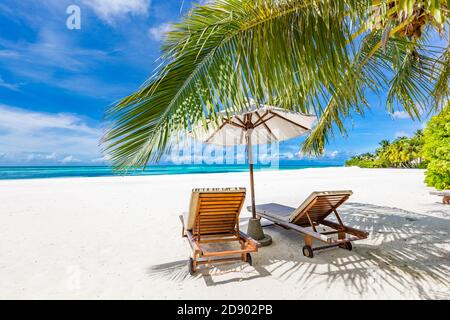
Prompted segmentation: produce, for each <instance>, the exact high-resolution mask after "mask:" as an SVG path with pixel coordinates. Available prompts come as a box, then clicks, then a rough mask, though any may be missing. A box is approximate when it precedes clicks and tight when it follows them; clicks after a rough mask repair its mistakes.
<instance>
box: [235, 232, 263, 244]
mask: <svg viewBox="0 0 450 320" xmlns="http://www.w3.org/2000/svg"><path fill="white" fill-rule="evenodd" d="M239 235H240V236H241V238H242V239H244V240H246V241H248V242H250V243H251V244H253V245H254V246H255V247H256V248H261V247H262V246H261V243H259V242H258V241H256V240H255V239H253V238H251V237H250V236H249V235H247V234H246V233H244V232H242V231H239Z"/></svg>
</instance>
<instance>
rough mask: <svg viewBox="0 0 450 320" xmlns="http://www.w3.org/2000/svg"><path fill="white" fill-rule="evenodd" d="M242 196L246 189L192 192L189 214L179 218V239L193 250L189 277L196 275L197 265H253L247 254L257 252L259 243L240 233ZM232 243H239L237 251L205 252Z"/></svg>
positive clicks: (243, 196)
mask: <svg viewBox="0 0 450 320" xmlns="http://www.w3.org/2000/svg"><path fill="white" fill-rule="evenodd" d="M245 192H246V190H245V188H226V189H194V190H192V195H191V202H190V206H189V212H188V213H186V214H184V215H181V216H180V219H181V222H182V224H183V233H182V235H183V237H186V238H187V240H188V241H189V244H190V245H191V248H192V257H191V258H190V259H189V272H190V274H194V273H195V272H196V271H197V266H198V265H199V264H208V263H212V262H231V261H237V260H239V261H244V262H248V263H249V264H250V265H251V264H252V257H251V255H250V253H251V252H256V251H257V250H258V243H257V242H256V241H255V240H253V239H252V238H250V237H249V236H247V235H246V234H245V233H243V232H241V231H240V230H239V214H240V212H241V209H242V206H243V203H244V200H245ZM233 242H235V243H236V242H238V243H239V244H240V249H239V248H236V249H230V250H219V251H217V250H215V251H211V250H208V249H209V248H207V247H208V246H214V245H217V244H225V243H227V244H229V245H231V244H232V243H233ZM224 257H225V258H224Z"/></svg>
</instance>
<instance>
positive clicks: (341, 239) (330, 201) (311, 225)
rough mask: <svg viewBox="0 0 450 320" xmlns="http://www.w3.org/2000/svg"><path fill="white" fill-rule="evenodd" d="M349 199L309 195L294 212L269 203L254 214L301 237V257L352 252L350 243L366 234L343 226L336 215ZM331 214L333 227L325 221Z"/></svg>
mask: <svg viewBox="0 0 450 320" xmlns="http://www.w3.org/2000/svg"><path fill="white" fill-rule="evenodd" d="M351 195H352V191H327V192H313V193H312V194H311V195H310V196H309V197H308V198H307V199H306V200H305V201H304V202H303V203H302V204H301V206H300V207H298V208H297V209H295V208H292V207H287V206H283V205H280V204H276V203H269V204H263V205H258V206H256V213H257V215H258V216H259V217H263V218H265V219H267V220H270V221H272V222H274V223H275V224H276V225H279V226H281V227H284V228H285V229H292V230H294V231H297V232H300V233H301V234H303V235H304V238H305V246H304V247H303V255H304V256H305V257H308V258H313V257H314V251H317V250H321V249H325V248H331V247H341V248H343V249H347V250H352V244H351V241H354V240H360V239H365V238H367V236H368V233H367V232H364V231H361V230H357V229H354V228H350V227H347V226H345V225H344V223H343V222H342V219H341V217H340V216H339V214H338V212H337V208H338V207H339V206H340V205H341V204H343V203H344V202H345V201H346V200H347V199H348V198H349V197H350V196H351ZM250 209H251V208H248V210H250ZM332 213H334V215H335V216H336V220H337V223H336V222H332V221H330V220H327V219H326V218H327V217H328V216H329V215H330V214H332ZM319 229H322V230H321V231H320V230H319ZM332 235H334V237H332ZM336 235H337V237H336ZM313 239H317V240H319V241H321V242H325V243H326V245H325V246H322V247H315V248H313V247H312V243H313Z"/></svg>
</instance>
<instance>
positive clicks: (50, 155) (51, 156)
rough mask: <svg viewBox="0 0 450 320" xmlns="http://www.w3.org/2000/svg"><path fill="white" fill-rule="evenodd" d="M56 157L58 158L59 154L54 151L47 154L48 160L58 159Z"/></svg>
mask: <svg viewBox="0 0 450 320" xmlns="http://www.w3.org/2000/svg"><path fill="white" fill-rule="evenodd" d="M56 158H57V156H56V153H54V152H53V153H51V154H48V155H46V156H45V159H46V160H56Z"/></svg>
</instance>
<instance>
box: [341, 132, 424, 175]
mask: <svg viewBox="0 0 450 320" xmlns="http://www.w3.org/2000/svg"><path fill="white" fill-rule="evenodd" d="M423 145H424V134H423V132H422V130H418V131H417V132H416V133H415V134H414V136H413V137H411V138H408V137H398V138H397V139H395V140H394V141H392V142H389V141H388V140H383V141H381V142H380V147H379V148H378V149H377V150H376V151H375V153H364V154H361V155H358V156H354V157H352V158H350V159H349V160H347V161H346V162H345V165H346V166H358V167H361V168H426V165H427V161H426V160H425V159H424V157H423Z"/></svg>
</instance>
